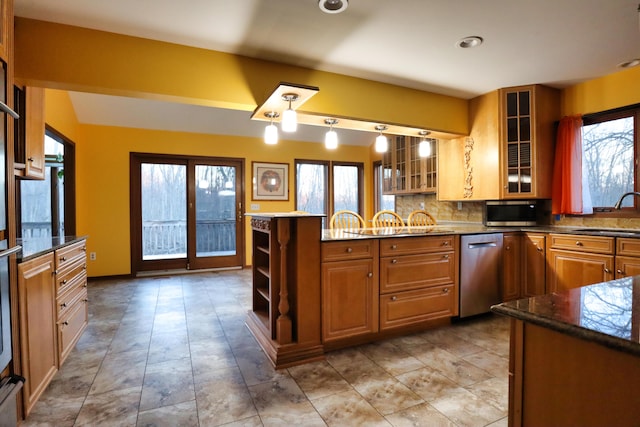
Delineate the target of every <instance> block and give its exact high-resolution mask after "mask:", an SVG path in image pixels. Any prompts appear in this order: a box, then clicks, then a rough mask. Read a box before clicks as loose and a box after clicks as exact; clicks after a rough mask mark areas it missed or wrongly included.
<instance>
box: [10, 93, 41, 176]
mask: <svg viewBox="0 0 640 427" xmlns="http://www.w3.org/2000/svg"><path fill="white" fill-rule="evenodd" d="M14 102H15V107H16V111H17V113H18V114H20V118H19V119H18V120H17V121H16V126H15V162H14V167H15V168H16V171H17V175H18V176H19V177H21V178H29V179H44V173H45V156H44V135H45V120H44V88H41V87H33V86H22V87H19V86H16V88H15V96H14Z"/></svg>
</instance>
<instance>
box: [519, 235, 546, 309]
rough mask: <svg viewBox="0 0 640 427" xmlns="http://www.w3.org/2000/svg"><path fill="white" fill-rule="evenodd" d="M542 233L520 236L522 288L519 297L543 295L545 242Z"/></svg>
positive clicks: (544, 290)
mask: <svg viewBox="0 0 640 427" xmlns="http://www.w3.org/2000/svg"><path fill="white" fill-rule="evenodd" d="M546 238H547V236H546V235H545V234H542V233H525V234H524V235H523V237H522V255H523V262H522V288H521V289H520V292H521V297H532V296H536V295H543V294H544V293H545V292H546V291H547V289H548V288H547V286H546V283H545V282H546V277H545V276H546V269H547V260H546V256H545V255H546V246H545V242H546Z"/></svg>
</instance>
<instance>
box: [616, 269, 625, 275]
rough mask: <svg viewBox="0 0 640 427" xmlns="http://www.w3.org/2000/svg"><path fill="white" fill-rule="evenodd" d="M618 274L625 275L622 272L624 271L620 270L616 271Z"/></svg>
mask: <svg viewBox="0 0 640 427" xmlns="http://www.w3.org/2000/svg"><path fill="white" fill-rule="evenodd" d="M616 273H618V274H624V271H622V270H620V269H617V270H616Z"/></svg>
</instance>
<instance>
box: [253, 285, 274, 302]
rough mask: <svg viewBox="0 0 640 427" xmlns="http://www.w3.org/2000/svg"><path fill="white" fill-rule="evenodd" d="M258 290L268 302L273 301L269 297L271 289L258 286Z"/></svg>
mask: <svg viewBox="0 0 640 427" xmlns="http://www.w3.org/2000/svg"><path fill="white" fill-rule="evenodd" d="M256 292H257V293H258V294H260V295H261V296H262V297H263V298H264V299H265V300H266V301H267V302H269V301H271V298H269V289H266V288H256Z"/></svg>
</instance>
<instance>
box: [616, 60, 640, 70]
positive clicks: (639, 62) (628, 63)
mask: <svg viewBox="0 0 640 427" xmlns="http://www.w3.org/2000/svg"><path fill="white" fill-rule="evenodd" d="M636 65H640V58H635V59H632V60H631V61H626V62H623V63H621V64H618V67H620V68H631V67H635V66H636Z"/></svg>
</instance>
